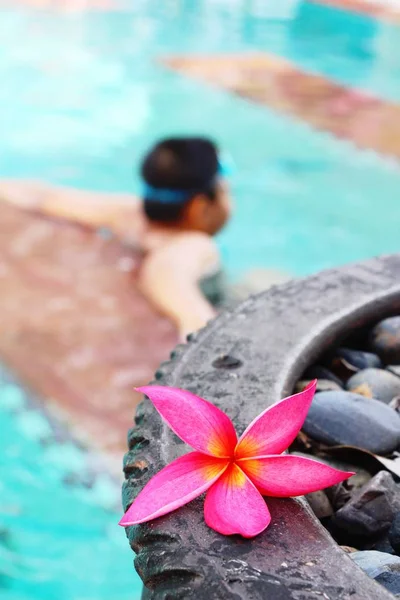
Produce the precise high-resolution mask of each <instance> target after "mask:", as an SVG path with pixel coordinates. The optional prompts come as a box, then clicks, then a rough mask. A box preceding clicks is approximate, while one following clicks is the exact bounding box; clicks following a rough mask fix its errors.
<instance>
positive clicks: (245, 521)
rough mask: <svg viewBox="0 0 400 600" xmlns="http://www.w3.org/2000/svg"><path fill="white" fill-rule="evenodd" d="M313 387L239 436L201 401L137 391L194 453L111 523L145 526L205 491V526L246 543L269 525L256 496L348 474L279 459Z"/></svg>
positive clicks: (299, 489)
mask: <svg viewBox="0 0 400 600" xmlns="http://www.w3.org/2000/svg"><path fill="white" fill-rule="evenodd" d="M315 387H316V381H313V382H311V383H310V384H309V385H308V386H307V387H306V388H305V390H303V391H302V392H300V393H299V394H295V395H293V396H289V397H288V398H285V399H284V400H281V401H280V402H277V403H276V404H274V405H273V406H271V407H270V408H267V409H266V410H265V411H264V412H263V413H261V415H259V416H258V417H257V418H256V419H254V421H253V422H252V423H251V424H250V425H249V426H248V427H247V429H246V431H245V432H244V433H243V434H242V435H241V437H240V438H239V439H237V436H236V432H235V429H234V427H233V424H232V421H231V420H230V419H229V417H228V416H227V415H226V414H225V413H223V412H222V411H221V410H220V409H219V408H217V407H216V406H214V405H213V404H211V403H210V402H207V400H203V399H202V398H199V397H198V396H195V395H194V394H192V393H191V392H187V391H185V390H180V389H177V388H169V387H163V386H146V387H142V388H139V389H138V391H140V392H143V393H144V394H146V396H148V397H149V398H150V400H151V401H152V403H153V404H154V406H155V408H156V409H157V410H158V412H159V413H160V415H161V416H162V418H163V419H164V420H165V421H166V422H167V423H168V425H169V426H170V428H171V429H172V430H173V431H174V432H175V433H176V434H177V435H178V436H179V437H180V438H181V439H182V440H183V441H184V442H186V443H187V444H189V446H192V448H194V449H195V452H190V453H189V454H185V455H184V456H181V457H180V458H178V459H176V460H174V461H173V462H172V463H171V464H170V465H167V466H166V467H164V469H162V470H161V471H160V472H159V473H157V474H156V475H155V476H154V477H153V478H152V479H151V480H150V481H149V482H148V483H147V485H146V486H145V487H144V488H143V490H142V491H141V492H140V493H139V495H138V496H137V498H136V500H135V501H134V502H133V504H132V505H131V507H130V508H129V509H128V511H127V512H126V513H125V515H124V516H123V518H122V519H121V521H120V523H119V524H120V525H122V526H123V527H127V526H128V525H136V524H138V523H144V522H146V521H150V520H151V519H155V518H157V517H161V516H162V515H165V514H167V513H169V512H171V511H173V510H175V509H177V508H179V507H180V506H183V505H184V504H187V503H188V502H190V501H191V500H193V499H194V498H197V496H200V494H203V493H204V492H207V495H206V499H205V504H204V517H205V521H206V523H207V525H208V526H209V527H211V528H212V529H215V531H218V532H219V533H222V534H224V535H231V534H235V533H236V534H240V535H242V536H243V537H246V538H251V537H254V536H255V535H257V534H259V533H261V532H262V531H264V529H266V528H267V527H268V525H269V523H270V521H271V515H270V513H269V510H268V507H267V505H266V503H265V500H264V498H263V496H275V497H280V498H286V497H290V496H302V495H303V494H308V493H309V492H315V491H317V490H320V489H323V488H325V487H328V486H331V485H334V484H336V483H339V482H340V481H344V480H345V479H347V478H348V477H351V475H354V473H350V472H345V471H338V470H337V469H333V468H332V467H330V466H328V465H326V464H324V463H321V462H318V461H315V460H312V459H309V458H303V457H300V456H293V455H290V454H282V452H284V451H285V450H286V449H287V448H288V447H289V446H290V444H291V443H292V442H293V440H294V439H295V438H296V435H297V434H298V432H299V431H300V429H301V427H302V425H303V423H304V420H305V418H306V416H307V412H308V409H309V407H310V405H311V402H312V399H313V396H314V393H315Z"/></svg>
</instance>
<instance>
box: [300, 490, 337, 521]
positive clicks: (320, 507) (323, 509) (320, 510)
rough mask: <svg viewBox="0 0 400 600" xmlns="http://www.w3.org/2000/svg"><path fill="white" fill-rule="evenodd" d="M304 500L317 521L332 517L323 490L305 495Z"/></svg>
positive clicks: (331, 511)
mask: <svg viewBox="0 0 400 600" xmlns="http://www.w3.org/2000/svg"><path fill="white" fill-rule="evenodd" d="M306 500H307V501H308V503H309V505H310V506H311V508H312V510H313V512H314V514H315V516H316V517H317V519H320V520H321V519H326V518H327V517H331V516H332V515H333V508H332V505H331V503H330V502H329V499H328V496H327V495H326V494H325V492H324V491H323V490H320V491H318V492H312V493H311V494H307V495H306Z"/></svg>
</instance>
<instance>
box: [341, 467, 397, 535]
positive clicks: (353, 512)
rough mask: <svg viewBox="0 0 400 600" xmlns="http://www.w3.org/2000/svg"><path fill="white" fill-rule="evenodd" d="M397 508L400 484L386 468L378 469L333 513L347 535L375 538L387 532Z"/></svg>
mask: <svg viewBox="0 0 400 600" xmlns="http://www.w3.org/2000/svg"><path fill="white" fill-rule="evenodd" d="M398 510H400V488H399V487H398V486H397V485H396V484H395V482H394V480H393V478H392V476H391V475H390V473H388V472H387V471H380V472H379V473H378V474H377V475H375V477H373V478H372V479H371V480H370V481H369V482H368V483H367V484H366V485H365V486H363V487H362V488H361V489H360V490H357V492H356V493H355V494H354V495H353V496H352V498H351V500H350V501H349V502H347V504H345V506H343V508H341V509H340V510H338V512H337V513H336V515H335V516H334V517H333V522H334V525H335V527H336V528H338V529H339V530H342V531H344V532H345V533H346V535H348V536H350V535H352V536H356V537H361V538H376V537H378V536H380V535H382V534H383V533H385V532H387V531H388V529H389V527H390V525H391V523H392V520H393V518H394V515H395V514H396V512H397V511H398Z"/></svg>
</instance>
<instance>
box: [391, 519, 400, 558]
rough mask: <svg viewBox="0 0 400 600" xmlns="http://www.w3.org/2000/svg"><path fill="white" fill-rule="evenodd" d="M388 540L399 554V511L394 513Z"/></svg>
mask: <svg viewBox="0 0 400 600" xmlns="http://www.w3.org/2000/svg"><path fill="white" fill-rule="evenodd" d="M389 542H390V545H391V546H392V548H393V550H394V551H395V552H396V554H400V512H397V513H396V514H395V516H394V519H393V521H392V524H391V526H390V529H389Z"/></svg>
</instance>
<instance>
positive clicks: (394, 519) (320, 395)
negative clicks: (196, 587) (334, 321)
mask: <svg viewBox="0 0 400 600" xmlns="http://www.w3.org/2000/svg"><path fill="white" fill-rule="evenodd" d="M314 378H318V387H317V393H316V395H315V398H314V401H313V404H312V406H311V409H310V411H309V414H308V417H307V420H306V422H305V424H304V428H303V431H302V433H301V434H300V436H299V437H298V439H297V440H296V442H295V444H294V445H293V447H292V449H291V451H292V452H295V453H301V454H313V455H314V456H315V457H316V458H318V459H320V460H322V461H325V462H328V463H329V464H331V465H332V466H335V467H337V468H344V469H345V470H353V471H356V475H355V476H353V477H352V478H351V479H350V480H349V481H347V482H345V483H342V484H339V485H337V486H333V487H332V488H329V489H327V490H325V491H324V492H316V493H314V494H310V495H309V496H307V499H308V501H309V503H310V505H311V507H312V508H313V510H314V512H315V514H316V516H317V517H318V518H319V519H320V521H321V522H322V524H323V525H324V526H325V527H326V528H327V529H328V531H329V532H330V533H331V535H332V536H333V537H334V539H335V540H336V541H337V542H338V543H339V544H340V545H341V546H342V547H343V549H344V550H345V551H346V552H349V553H350V556H351V558H352V559H353V560H354V561H355V562H356V563H357V564H358V565H359V566H360V567H361V568H362V569H363V570H364V571H365V572H366V573H367V574H368V575H370V576H371V577H372V578H373V579H375V580H376V581H377V582H379V583H381V584H382V585H383V586H384V587H385V588H386V589H388V590H389V591H390V592H392V593H393V594H394V595H395V596H396V597H399V598H400V453H399V451H400V412H399V411H400V316H398V317H391V318H388V319H385V320H383V321H381V322H379V323H378V324H377V325H375V326H374V327H373V328H372V329H369V330H367V331H360V332H357V333H356V334H352V335H351V337H350V338H349V339H348V340H345V342H344V345H343V346H342V347H339V348H336V349H335V350H333V351H331V352H329V353H327V354H325V355H324V356H323V357H321V359H320V360H319V361H318V363H316V364H315V365H313V366H312V367H310V368H308V369H307V370H306V371H305V373H304V374H303V376H302V378H301V380H300V381H299V382H298V383H297V386H296V391H300V390H302V389H304V387H305V385H306V384H307V383H308V382H309V381H310V380H311V379H314Z"/></svg>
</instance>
